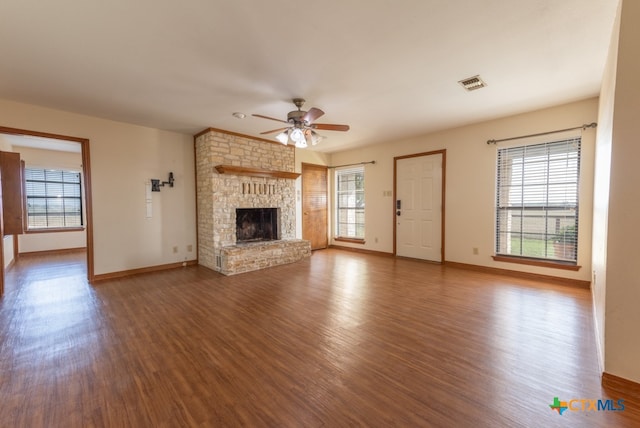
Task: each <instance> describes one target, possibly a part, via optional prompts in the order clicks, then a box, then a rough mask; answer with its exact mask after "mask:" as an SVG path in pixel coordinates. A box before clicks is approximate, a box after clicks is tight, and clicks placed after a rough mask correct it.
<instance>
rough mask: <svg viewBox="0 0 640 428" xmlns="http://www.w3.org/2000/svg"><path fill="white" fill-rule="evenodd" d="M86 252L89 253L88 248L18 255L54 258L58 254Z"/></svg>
mask: <svg viewBox="0 0 640 428" xmlns="http://www.w3.org/2000/svg"><path fill="white" fill-rule="evenodd" d="M85 251H87V247H78V248H61V249H58V250H44V251H28V252H26V253H18V256H19V257H22V256H27V257H28V256H52V255H56V254H70V253H83V252H85Z"/></svg>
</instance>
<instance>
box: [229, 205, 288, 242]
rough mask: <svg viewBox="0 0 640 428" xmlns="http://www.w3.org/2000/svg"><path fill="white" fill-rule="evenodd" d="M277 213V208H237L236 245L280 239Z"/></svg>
mask: <svg viewBox="0 0 640 428" xmlns="http://www.w3.org/2000/svg"><path fill="white" fill-rule="evenodd" d="M278 211H279V209H278V208H237V209H236V243H243V242H256V241H273V240H277V239H280V237H279V234H278V214H279V213H278Z"/></svg>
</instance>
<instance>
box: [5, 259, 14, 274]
mask: <svg viewBox="0 0 640 428" xmlns="http://www.w3.org/2000/svg"><path fill="white" fill-rule="evenodd" d="M15 264H16V259H15V258H13V259H11V261H10V262H9V264H8V265H7V266H6V267H5V268H4V270H5V272H6V271H8V270H9V269H11V268H12V267H13V265H15Z"/></svg>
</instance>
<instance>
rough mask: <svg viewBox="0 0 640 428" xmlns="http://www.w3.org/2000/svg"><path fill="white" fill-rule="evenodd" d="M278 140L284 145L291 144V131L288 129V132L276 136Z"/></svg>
mask: <svg viewBox="0 0 640 428" xmlns="http://www.w3.org/2000/svg"><path fill="white" fill-rule="evenodd" d="M276 140H278V141H280V142H281V143H282V144H284V145H285V146H286V145H287V143H288V142H289V130H288V129H287V130H286V131H284V132H281V133H279V134H278V135H276Z"/></svg>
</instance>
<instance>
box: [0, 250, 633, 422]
mask: <svg viewBox="0 0 640 428" xmlns="http://www.w3.org/2000/svg"><path fill="white" fill-rule="evenodd" d="M85 277H86V273H85V267H84V254H67V255H56V256H48V257H43V256H29V257H23V258H21V259H20V260H19V262H18V263H17V264H16V266H15V267H14V268H13V269H11V270H10V271H9V272H8V276H7V283H6V294H5V297H4V299H3V300H2V302H0V339H1V344H0V376H1V378H0V426H1V427H157V426H167V427H181V426H185V427H187V426H203V427H223V426H251V427H254V426H256V427H262V426H264V427H320V426H324V427H342V426H367V427H387V426H402V427H416V426H420V427H423V426H424V427H467V426H469V427H592V426H593V427H614V426H615V427H618V426H620V427H623V426H640V412H639V411H638V409H639V408H640V407H639V400H638V397H634V396H633V395H632V393H631V391H624V390H622V391H613V390H605V389H603V388H602V387H601V384H600V373H599V369H598V364H597V357H596V347H595V339H594V333H593V322H592V306H591V297H590V292H589V291H588V290H584V289H578V288H571V287H567V286H561V285H553V284H545V283H540V282H536V281H532V280H526V279H522V278H509V277H504V276H497V275H492V274H487V273H483V272H472V271H465V270H460V269H455V268H448V267H447V268H445V267H442V266H439V265H433V264H427V263H420V262H417V261H413V260H404V259H393V258H388V257H380V256H375V255H367V254H359V253H352V252H346V251H340V250H333V249H329V250H323V251H318V252H315V253H314V254H313V256H312V257H311V258H310V259H309V260H305V261H302V262H299V263H295V264H291V265H285V266H279V267H275V268H270V269H266V270H262V271H258V272H251V273H247V274H242V275H237V276H233V277H224V276H222V275H219V274H217V273H214V272H212V271H210V270H208V269H205V268H202V267H199V266H192V267H186V268H182V269H176V270H172V271H165V272H157V273H151V274H144V275H138V276H133V277H128V278H122V279H117V280H110V281H105V282H101V283H98V284H96V285H90V284H87V282H86V280H85ZM554 397H559V399H560V400H571V399H613V400H616V401H617V400H618V399H623V400H624V404H625V409H624V411H597V412H594V411H565V412H564V413H563V414H562V415H559V414H558V412H557V411H554V410H552V409H551V408H550V407H549V405H550V404H552V403H553V401H554Z"/></svg>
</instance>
